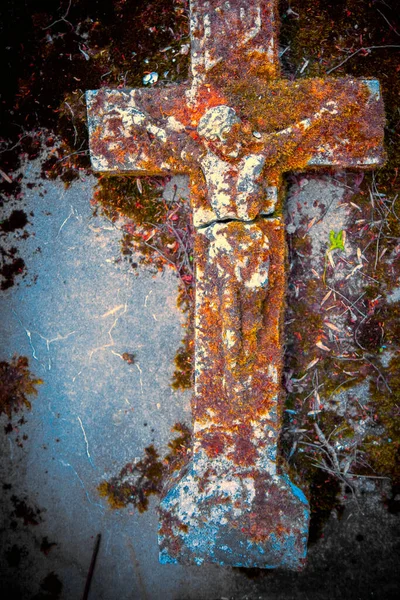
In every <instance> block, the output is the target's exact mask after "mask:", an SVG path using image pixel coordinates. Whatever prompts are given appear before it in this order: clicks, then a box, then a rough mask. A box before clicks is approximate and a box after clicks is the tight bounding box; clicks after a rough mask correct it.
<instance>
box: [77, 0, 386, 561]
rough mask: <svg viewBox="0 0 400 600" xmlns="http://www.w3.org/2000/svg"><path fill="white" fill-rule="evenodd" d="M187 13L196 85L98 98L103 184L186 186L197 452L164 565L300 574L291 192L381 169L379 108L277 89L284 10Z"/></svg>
mask: <svg viewBox="0 0 400 600" xmlns="http://www.w3.org/2000/svg"><path fill="white" fill-rule="evenodd" d="M190 8H191V69H192V77H191V80H190V81H189V82H188V83H187V84H180V85H177V86H165V87H158V88H156V89H154V90H148V89H136V90H105V89H103V90H98V91H89V92H87V104H88V123H89V133H90V151H91V157H92V164H93V167H94V169H95V170H98V171H103V172H111V173H118V172H121V173H127V172H131V173H134V174H136V175H140V174H152V175H157V174H176V173H185V174H188V175H189V178H190V189H191V204H192V208H193V220H194V225H195V227H196V228H197V233H196V234H195V251H196V329H195V393H194V398H193V403H192V412H193V419H194V431H195V440H194V447H193V458H192V460H191V463H190V464H189V465H188V466H187V467H186V469H185V470H184V471H183V472H182V474H181V476H180V478H179V479H178V480H176V479H174V481H172V482H170V484H169V485H168V486H167V487H166V490H165V495H164V498H163V500H162V502H161V525H160V560H161V561H162V562H165V563H176V562H184V563H186V562H187V563H189V564H190V563H194V564H202V563H203V562H204V561H206V562H207V561H210V562H216V563H218V564H220V565H233V566H245V567H264V568H272V567H277V566H281V567H286V568H291V569H298V568H301V567H302V566H303V565H304V560H305V555H306V541H307V530H308V518H309V511H308V504H307V500H306V498H305V497H304V495H303V494H302V492H301V491H300V490H299V489H298V488H297V487H295V486H294V485H293V484H291V482H290V481H289V480H288V478H287V477H286V476H285V474H284V473H282V472H281V471H279V470H277V466H276V462H277V461H276V449H277V438H278V435H279V430H280V422H281V404H282V392H281V388H280V374H281V361H282V344H281V340H280V324H281V320H282V311H283V290H284V285H285V281H284V279H285V277H284V255H285V245H284V238H283V226H282V222H281V221H280V216H279V215H280V213H281V211H282V197H281V193H280V183H281V178H282V175H283V173H285V172H288V171H294V170H305V169H307V168H316V167H318V166H326V165H330V166H339V167H353V168H354V167H360V168H368V167H372V166H374V165H378V164H380V163H382V161H383V160H384V152H383V125H384V112H383V103H382V100H381V97H380V89H379V83H378V82H377V81H376V80H356V79H352V78H342V79H326V80H321V79H308V80H307V79H304V80H301V81H299V82H288V81H284V80H282V79H280V78H279V61H278V56H277V45H278V44H277V37H278V23H277V18H276V13H277V10H276V9H277V3H276V1H275V0H257V1H255V2H253V3H251V4H250V5H248V4H247V3H246V4H245V3H243V2H241V1H240V0H232V1H230V2H221V0H212V1H206V0H192V2H191V3H190ZM232 39H235V45H232V43H231V40H232Z"/></svg>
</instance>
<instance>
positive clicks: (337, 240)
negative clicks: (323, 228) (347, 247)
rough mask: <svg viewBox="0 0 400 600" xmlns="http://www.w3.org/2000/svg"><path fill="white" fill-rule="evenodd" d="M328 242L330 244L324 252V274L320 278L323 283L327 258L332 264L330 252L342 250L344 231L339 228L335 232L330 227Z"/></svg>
mask: <svg viewBox="0 0 400 600" xmlns="http://www.w3.org/2000/svg"><path fill="white" fill-rule="evenodd" d="M329 244H330V245H329V248H328V249H327V251H326V253H325V265H324V274H323V277H322V280H323V282H324V283H325V276H326V266H327V261H328V259H329V261H330V263H331V265H332V266H334V263H333V260H332V258H331V253H332V252H333V251H334V250H344V231H343V229H341V230H340V231H338V232H337V233H336V232H335V231H333V229H331V231H330V232H329Z"/></svg>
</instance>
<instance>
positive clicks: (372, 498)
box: [0, 165, 399, 600]
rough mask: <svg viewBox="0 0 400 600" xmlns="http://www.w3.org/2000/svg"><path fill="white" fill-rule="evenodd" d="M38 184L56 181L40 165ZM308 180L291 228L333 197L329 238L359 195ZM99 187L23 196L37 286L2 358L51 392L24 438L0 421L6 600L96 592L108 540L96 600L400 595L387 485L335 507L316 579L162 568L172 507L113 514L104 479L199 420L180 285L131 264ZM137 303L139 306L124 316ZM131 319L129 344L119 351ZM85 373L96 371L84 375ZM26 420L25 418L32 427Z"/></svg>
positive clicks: (311, 574) (317, 549)
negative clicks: (161, 537) (27, 512)
mask: <svg viewBox="0 0 400 600" xmlns="http://www.w3.org/2000/svg"><path fill="white" fill-rule="evenodd" d="M39 172H40V165H39V166H38V173H39ZM24 180H25V183H29V184H30V183H32V182H36V183H39V184H41V183H42V180H41V179H40V178H39V179H37V177H36V175H35V173H34V170H33V169H32V165H29V166H28V167H27V168H26V169H25V178H24ZM305 183H306V182H305V181H304V179H303V180H302V182H301V186H294V189H293V195H291V194H290V193H289V198H288V209H289V215H288V217H287V224H288V226H289V225H290V224H293V225H294V227H296V221H295V211H296V206H299V205H301V210H302V212H306V214H307V215H308V211H311V210H312V207H313V206H314V202H315V200H318V201H322V202H323V203H324V205H325V206H329V207H331V209H330V210H329V211H328V212H327V214H326V215H325V216H324V218H323V219H322V221H321V227H322V226H323V227H324V228H325V229H324V230H323V231H322V237H325V233H324V231H329V229H332V228H334V227H336V226H337V225H338V221H337V218H340V219H342V218H343V217H342V216H341V211H342V206H341V205H342V200H341V199H342V195H343V193H344V190H345V188H343V187H340V186H338V184H337V183H336V182H334V180H332V181H330V179H329V178H327V177H324V178H321V179H318V178H316V177H315V176H313V177H312V178H310V179H309V182H308V183H307V185H305ZM93 185H94V180H92V179H91V178H88V179H86V181H80V182H78V183H73V184H72V185H71V187H70V188H69V189H68V190H65V189H64V186H63V185H62V184H61V185H59V184H57V183H54V182H46V183H45V184H44V187H43V188H41V189H42V192H43V193H44V192H47V193H45V194H44V196H42V195H41V193H40V188H39V190H38V189H29V188H27V187H25V186H24V187H23V192H24V199H23V200H21V201H20V202H21V203H23V205H24V208H25V210H26V212H27V213H28V214H29V213H30V212H31V211H33V213H34V216H30V225H29V226H28V227H27V231H28V232H29V233H30V234H31V235H30V237H29V238H27V239H26V240H19V241H18V244H19V246H20V247H21V253H22V255H23V258H24V260H25V261H26V262H27V264H28V277H27V278H26V279H25V280H23V281H21V282H20V283H19V285H18V287H15V288H12V289H10V290H8V291H7V292H6V293H3V295H2V297H1V306H0V309H1V315H2V319H1V325H0V327H1V329H0V333H1V335H0V341H1V348H0V350H1V360H4V359H9V358H10V357H11V356H12V355H13V353H15V352H16V353H19V354H23V355H26V356H28V357H29V358H30V366H31V369H32V371H33V372H34V373H35V374H36V375H38V376H41V377H42V378H43V379H44V381H45V383H44V384H43V385H42V386H40V388H39V394H38V397H37V398H33V401H32V410H31V411H24V413H20V414H19V415H16V416H15V417H14V419H13V424H14V426H15V427H16V429H15V430H14V432H11V433H8V434H6V432H5V430H4V427H5V426H6V425H7V420H6V419H5V418H4V417H2V418H1V420H0V450H1V457H2V458H1V461H0V481H1V484H2V485H3V486H4V485H7V486H11V488H8V487H7V488H6V487H3V489H2V490H1V495H0V503H1V504H0V514H1V528H0V550H1V557H2V565H1V575H2V576H1V578H0V595H1V598H2V599H3V598H4V600H17V599H18V600H32V598H34V596H35V595H36V594H41V597H42V598H44V597H47V600H49V596H50V594H45V593H44V591H43V590H41V591H40V584H41V583H42V582H43V580H44V578H45V577H46V576H48V575H49V574H50V573H54V574H56V575H57V577H58V578H59V580H60V582H61V583H62V586H63V588H62V593H61V596H60V597H61V598H62V600H76V599H77V598H81V597H82V592H83V588H84V584H85V578H86V574H87V571H88V567H89V563H90V558H91V552H92V547H93V543H94V538H95V536H96V535H97V533H98V532H101V533H102V536H103V538H102V543H101V546H100V551H99V555H98V559H97V567H96V571H95V574H94V578H93V582H92V588H91V595H90V598H96V600H112V599H114V598H119V599H121V600H133V599H135V600H136V599H138V600H198V599H199V598H201V599H204V600H217V599H219V600H222V599H226V598H232V599H234V600H243V599H244V598H247V600H260V599H263V600H264V599H265V600H266V599H268V600H294V599H296V600H298V599H300V600H325V599H326V598H335V599H336V598H338V599H339V598H357V597H363V598H367V597H371V598H372V597H374V598H377V599H379V600H392V599H393V600H394V599H397V597H398V589H397V585H396V582H395V573H396V569H397V565H398V556H397V554H396V548H397V546H398V521H399V517H398V515H395V514H391V513H389V512H388V511H387V509H386V508H385V507H384V506H383V505H382V503H381V502H380V501H379V498H380V494H379V486H377V487H375V492H374V482H373V481H368V482H367V481H366V482H365V485H364V490H363V491H364V492H365V494H363V495H362V496H361V497H360V498H359V500H358V503H359V505H357V503H356V502H352V501H351V499H350V498H349V499H348V502H347V504H346V508H345V512H344V514H343V516H342V518H341V519H338V518H337V516H335V513H333V514H332V516H331V518H330V520H329V522H328V523H327V526H326V528H325V529H324V536H323V537H322V538H321V539H320V540H319V541H318V543H316V544H314V545H313V546H311V547H310V548H309V550H308V558H307V566H306V568H305V570H304V571H303V572H301V573H300V574H299V573H296V572H287V571H283V570H281V569H277V570H275V571H272V572H265V571H264V572H263V573H261V574H258V576H257V577H256V578H255V579H249V578H248V576H247V570H245V571H242V570H238V569H231V568H229V567H224V568H221V567H219V566H215V565H210V564H204V565H203V566H201V567H190V566H184V565H174V566H173V567H171V566H170V565H162V564H159V560H158V545H157V535H156V532H157V522H158V515H157V512H156V505H157V502H156V501H155V500H153V501H151V503H150V508H149V510H148V511H147V512H146V513H144V514H138V513H137V512H133V511H132V510H131V509H130V507H129V506H128V507H127V508H125V509H124V510H119V511H112V510H110V508H109V507H108V505H107V502H106V500H105V499H103V498H100V497H99V496H98V493H97V491H96V486H97V485H98V484H99V482H100V481H101V480H102V479H103V478H104V477H107V478H108V477H111V476H113V475H114V474H115V473H117V472H118V471H119V470H120V469H121V468H122V467H123V466H124V465H125V464H126V462H127V461H129V462H130V461H132V459H134V458H135V457H138V458H139V457H142V455H143V449H144V447H145V446H147V445H148V444H149V443H151V442H152V441H153V437H154V440H155V441H154V443H155V445H156V447H157V448H158V449H160V450H161V451H162V450H163V449H165V444H166V442H167V441H169V440H170V439H171V432H170V427H171V426H172V425H173V424H174V423H175V422H176V421H177V420H183V419H186V421H187V422H189V420H190V415H189V398H188V396H187V395H181V394H177V393H173V392H172V391H171V388H170V379H171V373H172V358H173V356H174V354H175V351H176V349H177V348H178V346H179V343H180V340H181V337H182V332H181V330H180V326H181V316H180V314H179V312H177V311H175V299H176V289H177V288H176V284H177V278H174V277H168V274H167V275H166V276H163V277H157V278H153V276H152V274H151V273H148V272H146V271H145V272H141V274H140V275H139V277H134V276H133V275H132V273H131V271H130V270H125V268H124V266H123V264H122V263H121V262H120V261H119V259H120V251H119V240H120V232H119V231H118V229H117V228H115V227H113V226H112V224H110V222H109V221H108V220H107V219H104V218H99V217H96V218H95V217H93V216H92V210H91V207H90V203H89V201H90V198H91V197H92V194H93V188H92V186H93ZM299 187H301V193H298V191H299V189H298V188H299ZM337 213H339V217H338V216H337ZM312 215H313V213H311V214H310V216H309V218H312ZM340 223H342V221H340ZM312 231H313V230H312ZM33 234H34V235H33ZM312 237H313V239H314V235H313V236H312ZM38 248H40V249H41V251H38ZM83 267H85V268H83ZM170 275H172V274H170ZM36 276H37V279H36ZM35 280H36V283H35ZM170 296H171V300H173V301H171V303H170V300H169V298H170ZM146 298H147V302H146ZM166 299H167V304H168V319H166V320H165V323H160V321H158V324H157V321H155V319H154V317H153V314H155V315H156V317H158V315H159V314H160V313H159V311H161V313H162V311H163V310H164V306H165V303H166ZM125 302H127V311H126V313H125V314H120V313H122V312H124V309H125ZM121 305H123V308H121V309H120V310H119V311H116V312H114V314H110V313H109V311H110V310H114V309H115V308H117V307H119V306H121ZM13 311H15V313H17V315H18V318H17V316H16V314H15V313H14V312H13ZM107 313H109V314H108V316H105V317H103V316H102V315H106V314H107ZM117 318H118V322H117V324H116V326H115V327H114V329H113V331H112V335H113V340H114V342H115V345H114V346H107V345H108V344H109V343H110V339H109V334H108V332H109V330H110V328H111V326H112V325H113V324H114V322H115V319H117ZM21 323H22V324H21ZM26 330H28V331H29V332H30V333H31V336H32V337H31V340H30V338H29V337H28V334H27V331H26ZM73 331H75V333H74V334H73V335H70V336H69V337H65V336H67V335H68V334H70V333H72V332H73ZM41 335H42V336H43V337H44V338H45V339H43V338H42V337H40V336H41ZM63 338H64V339H63ZM46 340H48V342H49V346H48V345H47V342H46ZM52 340H53V341H52ZM31 341H32V345H33V348H34V350H33V348H32V346H31ZM101 346H107V347H106V348H103V350H101V351H98V352H96V354H97V357H96V360H95V362H94V363H93V364H92V365H88V361H89V357H90V353H91V351H92V350H93V349H95V348H97V347H101ZM127 349H129V350H137V352H138V358H139V365H140V367H141V368H142V371H143V377H142V383H143V392H144V394H143V396H142V394H141V386H140V379H139V374H140V373H139V371H138V369H136V370H135V367H134V366H133V367H132V366H130V365H128V364H127V363H126V362H124V361H122V360H121V359H120V358H119V357H118V356H117V355H116V354H114V353H113V352H116V353H121V351H123V350H127ZM34 351H35V356H36V358H34V357H33V352H34ZM161 356H162V357H163V359H162V360H163V361H165V362H162V361H161V360H160V357H161ZM161 363H162V364H161ZM49 367H51V368H49ZM82 367H85V368H86V370H85V371H84V372H82V373H81V376H80V377H81V378H77V379H75V381H73V379H74V378H75V377H76V375H77V374H78V373H79V372H80V371H81V369H82ZM125 398H126V399H127V400H128V401H129V402H130V404H131V405H132V406H131V407H130V406H128V404H127V403H126V400H125ZM157 404H160V408H158V406H157ZM132 409H133V410H132ZM126 411H127V412H126ZM21 416H24V418H25V421H26V422H25V423H24V424H18V420H19V418H20V417H21ZM78 417H80V420H81V422H80V421H79V419H78ZM144 423H147V426H145V425H144ZM82 427H83V429H82ZM151 429H154V430H155V431H154V432H152V431H151ZM83 430H84V431H83ZM84 432H85V433H84ZM85 435H86V439H85ZM26 436H27V437H26ZM18 439H19V440H20V442H18ZM376 492H378V493H376ZM13 496H16V497H17V498H18V499H19V500H25V501H26V503H27V505H28V506H30V507H32V508H33V509H34V510H36V509H38V510H39V514H38V519H37V520H38V521H40V522H38V524H37V525H33V524H24V521H23V518H22V517H21V516H19V517H17V516H16V515H15V514H14V515H13V514H12V513H13V512H14V511H15V508H16V507H15V505H14V504H13V502H12V500H11V498H12V497H13ZM396 528H397V531H396ZM45 537H47V538H48V542H49V543H50V544H52V543H55V544H56V545H55V546H52V547H51V549H50V551H49V552H48V553H47V554H45V553H44V552H43V551H41V550H40V547H41V544H42V542H43V539H44V538H45ZM397 552H398V548H397ZM18 556H20V560H19V563H18V562H15V557H18ZM338 573H340V577H338ZM249 575H254V573H252V571H250V572H249ZM16 589H17V590H18V593H14V592H15V590H16ZM39 597H40V596H39ZM50 597H51V596H50Z"/></svg>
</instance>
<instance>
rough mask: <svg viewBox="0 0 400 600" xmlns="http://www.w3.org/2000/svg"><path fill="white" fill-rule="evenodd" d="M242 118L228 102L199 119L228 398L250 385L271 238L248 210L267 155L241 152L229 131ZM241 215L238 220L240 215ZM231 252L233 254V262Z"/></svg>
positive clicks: (257, 201) (259, 196) (258, 199)
mask: <svg viewBox="0 0 400 600" xmlns="http://www.w3.org/2000/svg"><path fill="white" fill-rule="evenodd" d="M235 126H236V128H238V126H240V119H239V118H238V117H237V115H236V112H235V111H234V110H233V109H232V108H230V107H229V106H217V107H214V108H211V109H209V110H208V111H207V112H206V113H205V114H204V116H203V117H202V118H201V119H200V121H199V125H198V128H197V130H198V133H199V135H200V137H201V139H202V141H203V144H204V147H205V153H204V155H203V157H202V158H201V159H200V164H201V169H202V171H203V174H204V177H205V180H206V183H207V190H208V198H209V201H210V204H211V206H212V208H213V210H214V212H215V214H216V215H217V217H218V221H217V222H215V223H213V224H211V225H209V226H208V227H205V228H203V229H200V230H199V232H200V233H203V234H204V235H205V236H206V237H207V238H208V240H209V242H210V243H209V246H208V257H209V261H208V264H210V265H213V268H214V269H216V271H215V272H216V273H217V276H218V282H216V285H217V289H218V297H219V303H220V306H219V311H220V316H221V327H222V331H221V337H222V345H223V353H224V359H225V367H226V371H225V381H224V388H225V392H226V395H227V399H233V398H234V397H236V398H238V397H242V398H243V399H245V397H246V396H247V391H250V387H251V379H252V375H251V374H250V373H251V369H250V368H249V367H251V364H252V362H254V358H255V352H256V341H257V331H258V329H259V328H260V327H261V326H262V312H261V309H262V305H263V300H264V298H265V295H266V289H267V286H268V274H269V263H270V246H269V240H268V238H267V236H266V234H265V232H264V231H263V229H262V228H261V227H260V226H259V224H258V223H257V221H254V220H252V221H251V220H250V219H249V212H251V213H253V212H254V209H255V207H258V206H262V204H263V189H262V187H261V186H260V185H259V183H258V180H259V178H260V175H261V172H262V168H263V166H264V162H265V158H264V157H263V156H262V155H261V154H258V155H257V154H248V155H247V156H246V155H244V153H243V150H242V148H243V146H242V144H241V142H240V141H238V140H237V139H235V138H232V136H230V134H231V132H232V130H233V129H234V128H235ZM239 219H240V220H239ZM232 256H234V257H237V258H236V260H235V264H234V267H233V268H232Z"/></svg>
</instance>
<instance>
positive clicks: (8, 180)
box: [0, 169, 12, 183]
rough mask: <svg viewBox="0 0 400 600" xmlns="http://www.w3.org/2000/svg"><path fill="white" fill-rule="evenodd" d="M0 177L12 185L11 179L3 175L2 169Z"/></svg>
mask: <svg viewBox="0 0 400 600" xmlns="http://www.w3.org/2000/svg"><path fill="white" fill-rule="evenodd" d="M0 175H1V176H2V178H3V179H5V180H6V181H7V183H12V179H11V177H9V176H8V175H7V173H4V171H3V170H2V169H0Z"/></svg>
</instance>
